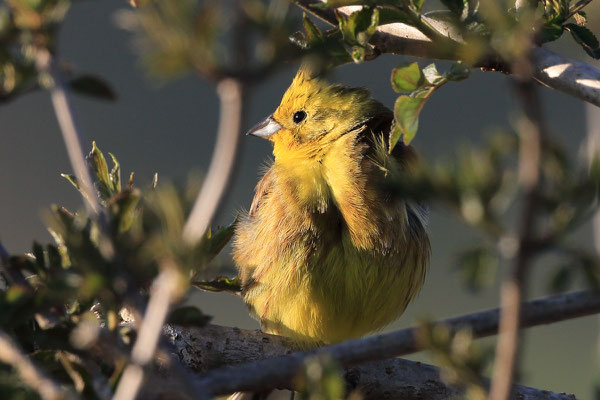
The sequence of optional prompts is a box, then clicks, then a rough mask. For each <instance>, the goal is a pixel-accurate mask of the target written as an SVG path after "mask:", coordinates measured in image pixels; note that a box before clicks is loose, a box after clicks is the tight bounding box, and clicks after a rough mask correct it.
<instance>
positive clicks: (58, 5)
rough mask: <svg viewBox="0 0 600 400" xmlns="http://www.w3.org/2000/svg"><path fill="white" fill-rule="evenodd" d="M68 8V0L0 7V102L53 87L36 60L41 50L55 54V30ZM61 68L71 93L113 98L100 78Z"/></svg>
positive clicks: (22, 0)
mask: <svg viewBox="0 0 600 400" xmlns="http://www.w3.org/2000/svg"><path fill="white" fill-rule="evenodd" d="M70 5H71V1H69V0H10V1H6V2H4V3H3V4H1V5H0V102H5V101H9V100H12V99H13V98H14V97H16V96H18V95H21V94H25V93H28V92H31V91H33V90H36V89H38V88H40V87H50V86H52V85H54V82H53V80H52V78H50V77H49V76H48V74H45V73H42V72H40V71H39V69H38V65H37V64H38V57H39V54H40V51H42V50H43V51H46V50H47V51H49V52H50V53H52V54H55V53H56V38H57V34H58V30H59V27H60V25H61V23H62V22H63V19H64V17H65V15H66V13H67V11H68V9H69V7H70ZM61 68H62V69H64V72H65V73H66V74H67V75H68V77H69V79H68V83H69V85H70V86H71V88H72V89H73V90H74V91H75V92H77V93H81V94H84V95H88V96H92V97H95V98H99V99H104V100H114V99H115V98H116V95H115V93H114V91H113V90H112V88H111V87H110V86H109V85H108V84H107V83H106V82H104V81H103V80H102V79H101V78H99V77H97V76H95V75H89V74H79V73H73V71H71V69H70V68H68V67H67V66H61Z"/></svg>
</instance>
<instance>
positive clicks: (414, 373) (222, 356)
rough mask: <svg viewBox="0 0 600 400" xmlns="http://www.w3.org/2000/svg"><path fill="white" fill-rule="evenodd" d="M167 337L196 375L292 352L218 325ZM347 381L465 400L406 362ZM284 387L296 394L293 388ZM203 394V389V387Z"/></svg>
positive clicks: (375, 393)
mask: <svg viewBox="0 0 600 400" xmlns="http://www.w3.org/2000/svg"><path fill="white" fill-rule="evenodd" d="M166 333H167V335H168V336H170V338H171V341H172V343H174V345H175V347H176V349H177V353H178V356H179V358H180V359H181V361H182V362H183V363H184V364H185V365H186V366H187V367H188V368H191V369H192V370H193V371H196V372H203V371H206V370H207V369H210V368H215V367H219V366H226V365H235V364H241V363H248V362H253V361H256V360H261V359H263V358H270V357H278V356H284V355H286V354H289V353H290V352H291V351H292V349H293V347H292V344H291V343H290V342H289V341H288V340H287V339H286V338H284V337H281V336H274V335H269V334H266V333H262V332H259V331H246V330H240V329H235V328H228V327H222V326H214V325H213V326H208V327H206V328H203V329H188V328H179V327H172V326H170V327H168V328H167V330H166ZM345 380H346V383H347V386H348V388H349V389H351V390H352V389H357V388H358V389H359V390H360V392H361V394H362V395H363V398H364V399H365V400H379V399H383V398H385V399H403V400H413V399H414V400H417V399H418V400H422V399H428V400H446V399H449V398H453V397H457V396H458V397H459V398H460V395H462V394H463V392H462V391H461V389H460V388H457V387H452V386H448V385H447V384H445V383H444V382H443V381H442V379H441V378H440V370H439V368H437V367H434V366H431V365H427V364H423V363H420V362H414V361H409V360H404V359H401V358H394V359H389V360H382V361H377V362H373V363H369V364H365V365H361V366H357V367H353V368H349V369H347V370H346V373H345ZM281 387H282V388H288V389H293V385H292V383H291V382H287V383H286V384H285V385H281ZM199 390H203V388H202V387H199ZM223 393H225V392H224V391H223ZM516 394H517V395H519V396H522V397H520V398H521V399H527V400H534V399H540V400H541V399H556V400H559V399H560V400H574V399H575V397H574V396H572V395H565V394H556V393H551V392H548V391H544V390H539V389H533V388H529V387H525V386H517V390H516Z"/></svg>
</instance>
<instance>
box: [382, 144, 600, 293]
mask: <svg viewBox="0 0 600 400" xmlns="http://www.w3.org/2000/svg"><path fill="white" fill-rule="evenodd" d="M518 151H519V149H518V137H517V135H516V134H515V133H514V132H499V133H497V134H495V135H492V136H491V137H490V138H489V139H488V141H487V143H486V144H485V145H484V146H481V147H475V146H467V145H464V146H462V148H460V149H459V150H458V151H457V153H456V156H455V158H451V159H445V160H444V159H442V160H439V161H437V162H432V163H425V162H423V163H421V164H420V166H419V167H418V169H417V171H414V172H411V173H410V174H406V175H405V176H401V177H399V178H398V179H397V180H396V181H395V182H394V184H393V188H392V190H397V191H399V192H400V193H401V194H402V195H403V196H407V197H409V198H412V199H414V200H415V201H418V202H423V201H434V202H437V204H440V205H442V206H444V207H446V208H448V209H450V210H451V211H453V212H454V214H455V215H456V216H458V217H459V218H460V220H461V221H463V222H464V223H466V224H467V225H470V226H472V227H474V228H476V229H478V230H480V231H481V232H484V233H485V234H486V240H485V241H483V242H482V243H481V244H477V245H474V246H471V247H469V248H467V249H465V250H463V251H461V252H459V254H458V257H457V265H458V270H459V271H460V273H461V275H462V276H463V278H464V281H465V283H466V284H467V287H469V288H471V289H473V290H478V289H479V288H480V287H481V286H482V285H486V284H489V283H492V282H493V281H494V276H495V273H496V269H497V268H498V266H499V265H500V260H501V258H503V257H504V258H510V257H512V255H513V254H514V251H516V250H515V246H516V244H515V243H514V240H515V239H514V234H513V232H512V228H511V226H512V219H511V218H512V217H511V213H512V205H513V204H515V202H516V200H517V199H518V196H519V191H518V187H517V184H516V183H517V175H518V171H517V161H518V160H517V158H516V156H515V155H516V154H517V153H518ZM597 165H598V162H597V161H594V162H593V163H592V164H591V166H589V167H588V166H576V165H573V164H572V163H571V162H570V160H569V158H568V157H567V156H566V154H565V152H564V149H563V148H562V147H561V146H559V145H557V144H553V143H551V142H548V143H546V144H545V146H544V151H543V154H542V170H541V174H542V184H541V186H540V189H539V190H538V191H537V192H536V204H537V210H536V215H537V216H536V221H535V223H536V226H537V227H538V231H539V232H536V239H535V240H533V241H532V242H531V243H527V244H525V245H526V246H529V248H530V250H531V251H532V252H533V253H535V254H536V255H538V256H539V255H541V254H545V253H551V254H554V255H556V256H559V259H560V260H561V261H560V265H559V266H558V267H556V272H555V273H553V275H556V276H553V277H552V278H551V279H550V281H551V288H552V289H553V290H564V289H565V288H566V287H567V286H568V284H569V283H570V282H572V281H573V278H574V277H575V276H577V275H578V276H581V277H582V278H583V280H584V281H585V282H586V283H587V284H588V285H589V286H591V287H597V286H598V282H599V278H600V260H598V258H597V256H595V255H593V254H592V253H591V252H589V251H586V250H584V249H582V248H581V246H578V245H577V243H576V242H573V239H572V234H573V233H574V232H575V231H577V229H578V228H579V227H581V226H582V225H583V224H585V223H586V222H587V221H588V220H589V218H590V216H591V215H593V213H594V212H596V210H597V208H598V204H597V201H596V199H597V196H598V194H599V188H600V175H599V174H598V170H597V169H598V167H597ZM550 270H551V268H550Z"/></svg>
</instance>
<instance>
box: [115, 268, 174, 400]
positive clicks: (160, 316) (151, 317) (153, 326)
mask: <svg viewBox="0 0 600 400" xmlns="http://www.w3.org/2000/svg"><path fill="white" fill-rule="evenodd" d="M177 281H178V272H177V270H176V269H175V268H174V267H166V268H164V269H163V270H162V271H161V273H160V274H159V275H158V277H157V278H156V279H155V281H154V284H153V288H152V289H153V290H152V293H151V295H150V301H149V302H148V307H147V309H146V313H145V315H144V319H143V320H142V322H141V326H140V329H139V334H138V337H137V340H136V341H135V345H134V346H133V350H132V351H131V363H130V364H129V365H128V366H127V368H125V371H124V372H123V376H122V377H121V380H120V381H119V386H118V387H117V390H116V391H115V396H114V400H132V399H135V397H136V395H137V393H138V391H139V390H140V386H141V385H142V381H143V378H144V368H145V367H146V366H147V365H148V364H149V363H150V361H152V359H153V357H154V352H155V350H156V345H157V344H158V339H159V337H160V333H161V332H162V326H163V324H164V322H165V319H166V317H167V312H168V311H169V306H170V305H171V302H172V301H173V294H174V293H175V292H176V291H177V286H178V282H177Z"/></svg>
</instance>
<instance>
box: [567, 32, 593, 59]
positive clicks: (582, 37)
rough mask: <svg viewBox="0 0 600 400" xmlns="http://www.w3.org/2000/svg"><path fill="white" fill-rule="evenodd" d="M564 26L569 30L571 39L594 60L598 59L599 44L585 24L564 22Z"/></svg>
mask: <svg viewBox="0 0 600 400" xmlns="http://www.w3.org/2000/svg"><path fill="white" fill-rule="evenodd" d="M564 27H565V29H566V30H568V31H569V32H571V36H573V39H575V41H576V42H577V43H579V45H581V47H583V49H584V50H585V52H586V53H588V55H589V56H590V57H592V58H595V59H596V60H598V59H600V44H599V43H598V39H596V36H595V35H594V34H593V33H592V31H590V30H589V29H588V28H586V27H585V26H581V25H577V24H565V25H564Z"/></svg>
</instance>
